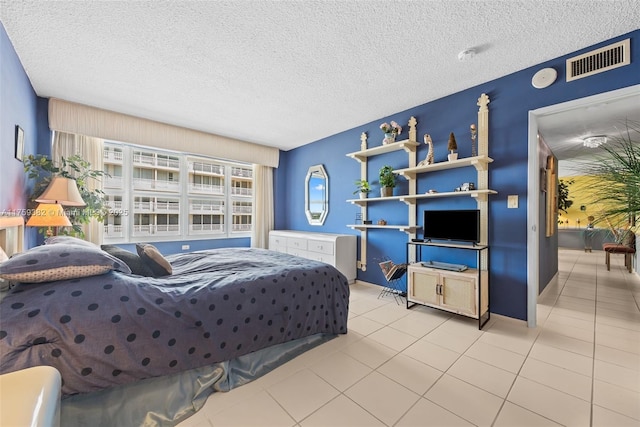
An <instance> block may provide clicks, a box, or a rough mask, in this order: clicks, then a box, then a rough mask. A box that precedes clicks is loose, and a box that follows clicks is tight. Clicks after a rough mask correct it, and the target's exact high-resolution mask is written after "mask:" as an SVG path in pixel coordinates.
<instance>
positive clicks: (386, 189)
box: [380, 165, 396, 197]
mask: <svg viewBox="0 0 640 427" xmlns="http://www.w3.org/2000/svg"><path fill="white" fill-rule="evenodd" d="M395 186H396V174H395V173H393V168H392V167H391V166H388V165H387V166H383V167H381V168H380V195H381V196H382V197H388V196H393V188H394V187H395Z"/></svg>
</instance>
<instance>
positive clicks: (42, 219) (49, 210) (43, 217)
mask: <svg viewBox="0 0 640 427" xmlns="http://www.w3.org/2000/svg"><path fill="white" fill-rule="evenodd" d="M27 226H29V227H71V221H69V218H67V215H65V213H64V209H63V208H62V206H61V205H59V204H50V203H40V204H39V205H38V207H37V208H36V209H35V211H34V213H33V215H31V218H29V221H27Z"/></svg>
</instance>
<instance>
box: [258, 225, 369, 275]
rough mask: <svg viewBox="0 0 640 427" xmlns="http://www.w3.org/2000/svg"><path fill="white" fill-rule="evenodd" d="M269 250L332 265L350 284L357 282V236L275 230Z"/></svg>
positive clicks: (271, 236) (271, 233) (271, 232)
mask: <svg viewBox="0 0 640 427" xmlns="http://www.w3.org/2000/svg"><path fill="white" fill-rule="evenodd" d="M269 249H271V250H272V251H278V252H285V253H288V254H291V255H296V256H299V257H303V258H308V259H313V260H316V261H321V262H324V263H327V264H330V265H332V266H334V267H336V268H337V269H338V271H340V272H341V273H342V274H344V275H345V276H346V278H347V280H348V281H349V283H353V282H354V281H355V280H356V257H357V253H356V236H353V235H350V234H329V233H313V232H310V231H309V232H306V231H292V230H274V231H270V232H269Z"/></svg>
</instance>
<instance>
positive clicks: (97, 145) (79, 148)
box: [51, 132, 104, 245]
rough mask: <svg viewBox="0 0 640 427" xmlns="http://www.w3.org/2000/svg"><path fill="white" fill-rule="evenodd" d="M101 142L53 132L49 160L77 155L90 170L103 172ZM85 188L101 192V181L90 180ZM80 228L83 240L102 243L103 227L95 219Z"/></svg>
mask: <svg viewBox="0 0 640 427" xmlns="http://www.w3.org/2000/svg"><path fill="white" fill-rule="evenodd" d="M103 142H104V141H103V140H102V139H99V138H91V137H88V136H84V135H75V134H71V133H65V132H55V133H54V136H53V149H52V155H51V158H52V159H53V161H54V162H56V163H60V159H61V158H62V157H65V158H67V157H71V156H73V155H74V154H79V155H80V157H82V158H83V159H84V160H86V161H88V162H89V163H90V164H91V169H94V170H103V167H104V162H103V145H104V144H103ZM87 187H88V188H89V189H90V190H95V189H99V190H102V181H100V180H97V179H91V178H90V179H89V180H88V181H87ZM82 228H83V230H82V231H84V234H85V240H87V241H89V242H93V243H95V244H97V245H99V244H101V243H102V234H103V232H104V226H103V224H102V223H101V222H98V221H97V220H96V219H95V218H91V222H89V223H88V224H85V225H83V227H82Z"/></svg>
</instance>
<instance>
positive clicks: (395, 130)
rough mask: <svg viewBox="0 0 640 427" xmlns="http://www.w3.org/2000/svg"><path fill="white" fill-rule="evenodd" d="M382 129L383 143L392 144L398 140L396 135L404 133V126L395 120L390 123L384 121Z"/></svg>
mask: <svg viewBox="0 0 640 427" xmlns="http://www.w3.org/2000/svg"><path fill="white" fill-rule="evenodd" d="M380 129H381V130H382V132H384V139H383V140H382V145H387V144H392V143H394V142H396V136H398V135H400V133H402V128H401V127H400V125H399V124H398V123H396V122H394V121H392V122H391V124H389V123H386V122H385V123H383V124H381V125H380Z"/></svg>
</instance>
